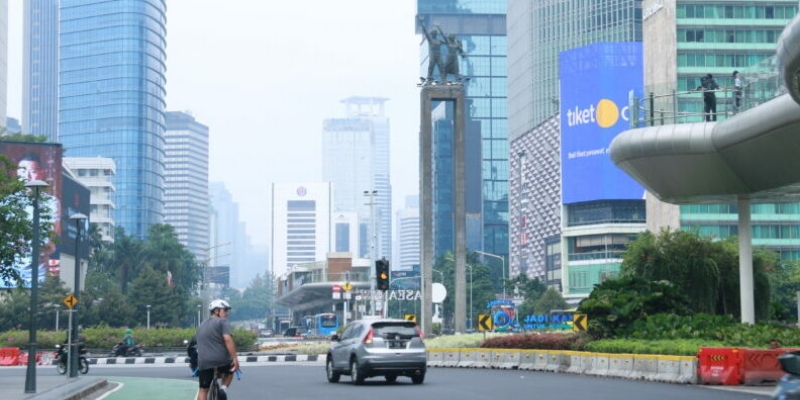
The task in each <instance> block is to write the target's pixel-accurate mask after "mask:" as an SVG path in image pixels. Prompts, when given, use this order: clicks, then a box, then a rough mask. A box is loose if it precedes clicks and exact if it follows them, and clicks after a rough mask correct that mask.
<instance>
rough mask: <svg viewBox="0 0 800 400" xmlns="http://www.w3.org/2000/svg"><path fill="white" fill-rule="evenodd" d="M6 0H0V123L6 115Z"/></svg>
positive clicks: (2, 122) (4, 123) (4, 119)
mask: <svg viewBox="0 0 800 400" xmlns="http://www.w3.org/2000/svg"><path fill="white" fill-rule="evenodd" d="M7 113H8V0H0V124H2V126H3V127H5V125H6V117H7V116H8V114H7Z"/></svg>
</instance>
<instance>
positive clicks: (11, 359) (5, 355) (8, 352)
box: [0, 347, 19, 366]
mask: <svg viewBox="0 0 800 400" xmlns="http://www.w3.org/2000/svg"><path fill="white" fill-rule="evenodd" d="M0 365H2V366H11V365H19V349H18V348H16V347H5V348H2V349H0Z"/></svg>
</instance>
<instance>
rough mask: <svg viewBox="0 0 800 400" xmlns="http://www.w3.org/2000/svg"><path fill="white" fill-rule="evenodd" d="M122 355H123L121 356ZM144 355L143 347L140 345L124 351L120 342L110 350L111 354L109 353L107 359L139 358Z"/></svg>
mask: <svg viewBox="0 0 800 400" xmlns="http://www.w3.org/2000/svg"><path fill="white" fill-rule="evenodd" d="M123 353H124V354H123ZM142 354H144V347H142V345H140V344H137V345H133V346H129V347H128V348H127V349H124V345H123V344H122V342H119V343H117V344H116V345H114V348H112V349H111V353H109V355H108V356H109V357H141V356H142Z"/></svg>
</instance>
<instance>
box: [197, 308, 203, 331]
mask: <svg viewBox="0 0 800 400" xmlns="http://www.w3.org/2000/svg"><path fill="white" fill-rule="evenodd" d="M202 309H203V305H202V304H198V305H197V327H198V328H199V327H200V322H202V321H201V319H202V317H201V316H200V310H202Z"/></svg>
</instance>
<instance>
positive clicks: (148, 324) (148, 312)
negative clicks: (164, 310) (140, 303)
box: [147, 304, 150, 331]
mask: <svg viewBox="0 0 800 400" xmlns="http://www.w3.org/2000/svg"><path fill="white" fill-rule="evenodd" d="M147 330H148V331H149V330H150V304H148V305H147Z"/></svg>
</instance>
